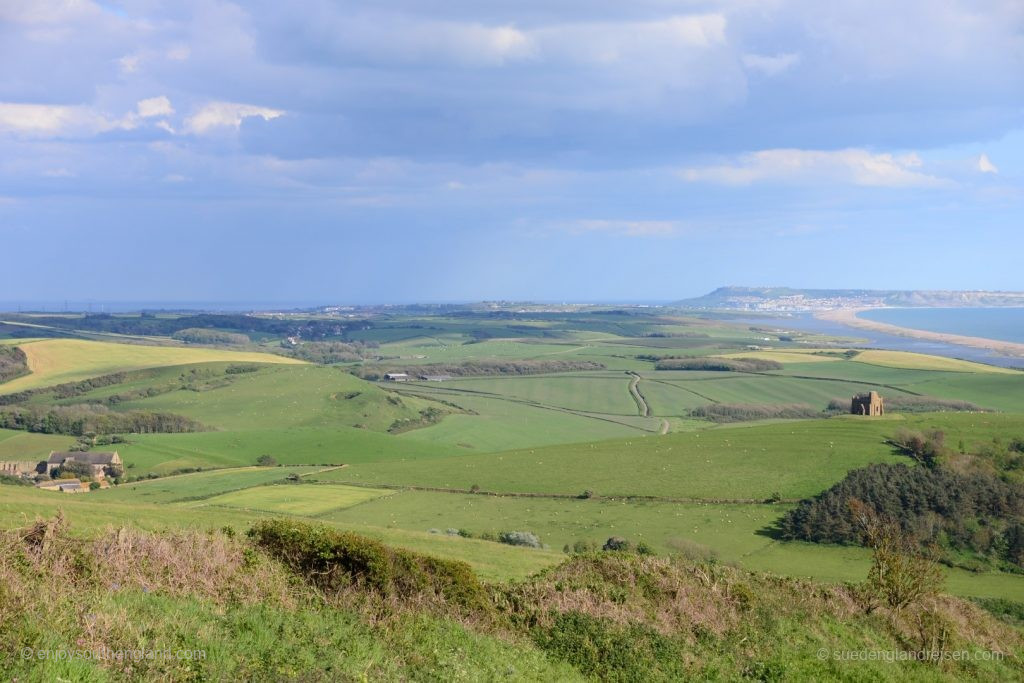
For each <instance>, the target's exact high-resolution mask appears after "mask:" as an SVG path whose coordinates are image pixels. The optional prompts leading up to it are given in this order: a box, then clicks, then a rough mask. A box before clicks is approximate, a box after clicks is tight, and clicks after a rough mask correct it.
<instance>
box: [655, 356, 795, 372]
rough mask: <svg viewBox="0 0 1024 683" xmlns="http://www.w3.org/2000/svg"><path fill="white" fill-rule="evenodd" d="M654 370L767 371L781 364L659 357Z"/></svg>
mask: <svg viewBox="0 0 1024 683" xmlns="http://www.w3.org/2000/svg"><path fill="white" fill-rule="evenodd" d="M654 369H655V370H705V371H712V372H767V371H768V370H781V369H782V364H781V363H777V362H776V361H773V360H767V359H764V358H706V357H697V358H693V357H689V358H671V357H665V358H661V359H660V360H658V361H657V362H656V363H655V364H654Z"/></svg>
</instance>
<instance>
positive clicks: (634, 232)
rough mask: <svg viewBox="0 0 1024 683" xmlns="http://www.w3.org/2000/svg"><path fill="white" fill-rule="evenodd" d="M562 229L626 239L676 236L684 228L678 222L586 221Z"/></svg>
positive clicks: (574, 222)
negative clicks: (605, 234)
mask: <svg viewBox="0 0 1024 683" xmlns="http://www.w3.org/2000/svg"><path fill="white" fill-rule="evenodd" d="M562 227H563V228H564V229H567V230H568V231H569V232H571V233H573V234H577V235H579V234H585V233H607V234H612V235H621V236H624V237H668V236H670V235H674V234H676V233H677V232H678V231H679V230H680V228H681V227H682V226H681V225H680V223H679V222H678V221H650V220H640V221H636V220H594V219H584V220H578V221H573V222H571V223H568V224H565V225H564V226H562Z"/></svg>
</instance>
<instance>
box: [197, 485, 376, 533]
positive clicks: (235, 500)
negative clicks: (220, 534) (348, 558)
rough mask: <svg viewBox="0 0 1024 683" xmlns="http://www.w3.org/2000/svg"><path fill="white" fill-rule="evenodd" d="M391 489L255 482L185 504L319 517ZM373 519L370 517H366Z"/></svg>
mask: <svg viewBox="0 0 1024 683" xmlns="http://www.w3.org/2000/svg"><path fill="white" fill-rule="evenodd" d="M392 493H394V491H391V490H388V489H370V488H364V487H360V486H338V485H326V486H302V485H298V484H284V485H279V486H257V487H255V488H248V489H244V490H241V491H234V492H232V493H225V494H223V495H220V496H214V497H213V498H207V499H205V500H202V501H199V502H196V503H189V504H188V505H189V507H205V506H207V505H212V506H227V507H232V508H240V509H242V510H258V511H260V512H269V513H273V514H277V513H281V514H287V515H298V516H302V517H320V516H323V515H324V514H325V513H328V512H332V511H335V510H340V509H343V508H348V507H352V506H354V505H359V504H360V503H365V502H367V501H370V500H373V499H375V498H380V497H382V496H390V495H391V494H392ZM370 523H371V524H372V523H373V520H370Z"/></svg>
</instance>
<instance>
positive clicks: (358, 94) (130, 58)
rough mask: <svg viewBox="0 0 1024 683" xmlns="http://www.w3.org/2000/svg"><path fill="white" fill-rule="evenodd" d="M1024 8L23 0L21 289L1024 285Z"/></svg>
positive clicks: (5, 119) (9, 283)
mask: <svg viewBox="0 0 1024 683" xmlns="http://www.w3.org/2000/svg"><path fill="white" fill-rule="evenodd" d="M1022 254H1024V3H1022V2H1020V0H963V1H957V0H903V1H901V2H891V0H858V1H841V0H837V2H821V1H820V0H721V1H714V0H707V1H702V0H630V2H622V1H621V0H614V1H612V0H543V1H541V0H488V1H487V2H479V1H478V0H477V1H473V2H470V1H468V0H375V2H373V3H365V2H348V1H346V0H333V1H331V0H293V1H290V2H281V1H280V0H274V1H273V2H271V1H269V0H246V1H245V2H225V1H222V0H173V1H162V0H124V1H121V2H117V1H115V0H107V1H104V2H99V1H97V0H0V255H2V257H3V258H0V301H5V302H33V301H59V300H64V299H71V300H73V301H220V302H227V301H253V302H255V301H260V302H286V301H287V302H310V303H325V304H327V303H382V302H431V301H479V300H494V299H505V300H527V299H530V300H543V301H631V300H632V301H668V300H673V299H679V298H683V297H688V296H695V295H699V294H702V293H704V292H706V291H709V290H711V289H713V288H715V287H718V286H722V285H752V286H753V285H778V286H782V285H786V286H793V287H830V288H831V287H857V288H863V287H873V288H885V289H895V288H903V289H995V290H1024V270H1022V268H1021V262H1022V260H1021V255H1022Z"/></svg>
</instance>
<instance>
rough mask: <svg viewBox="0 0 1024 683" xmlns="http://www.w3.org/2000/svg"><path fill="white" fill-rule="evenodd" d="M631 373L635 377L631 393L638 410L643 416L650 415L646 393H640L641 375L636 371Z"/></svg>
mask: <svg viewBox="0 0 1024 683" xmlns="http://www.w3.org/2000/svg"><path fill="white" fill-rule="evenodd" d="M629 374H630V375H632V377H633V379H632V380H631V381H630V383H629V393H630V395H631V396H632V397H633V400H634V401H636V408H637V411H638V412H639V414H640V416H641V417H650V416H651V407H650V406H649V405H647V399H645V398H644V395H643V394H641V393H640V388H639V384H640V375H638V374H636V373H635V372H630V373H629ZM662 434H664V432H662Z"/></svg>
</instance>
